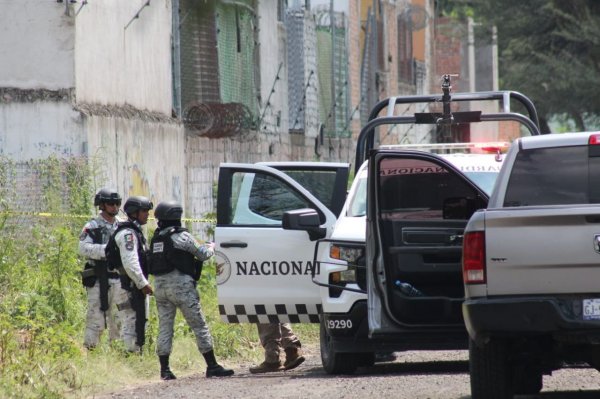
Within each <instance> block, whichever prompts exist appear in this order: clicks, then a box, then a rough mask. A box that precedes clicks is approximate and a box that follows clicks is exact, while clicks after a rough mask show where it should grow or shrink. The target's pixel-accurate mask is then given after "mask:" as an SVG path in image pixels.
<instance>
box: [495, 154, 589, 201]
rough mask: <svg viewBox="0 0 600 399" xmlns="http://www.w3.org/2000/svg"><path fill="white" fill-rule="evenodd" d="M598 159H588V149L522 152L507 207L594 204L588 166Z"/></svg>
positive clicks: (506, 197)
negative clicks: (591, 201)
mask: <svg viewBox="0 0 600 399" xmlns="http://www.w3.org/2000/svg"><path fill="white" fill-rule="evenodd" d="M596 159H598V158H588V148H587V146H574V147H557V148H538V149H531V150H524V151H521V152H519V153H518V154H517V157H516V159H515V163H514V165H513V169H512V172H511V175H510V178H509V181H508V186H507V188H506V195H505V197H504V206H528V205H558V204H564V205H568V204H587V203H590V198H589V183H588V181H589V171H588V162H590V164H592V163H593V161H594V160H596ZM596 162H597V161H596ZM598 183H600V182H596V183H594V184H596V185H597V184H598Z"/></svg>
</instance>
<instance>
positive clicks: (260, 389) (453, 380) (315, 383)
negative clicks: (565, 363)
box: [95, 347, 600, 399]
mask: <svg viewBox="0 0 600 399" xmlns="http://www.w3.org/2000/svg"><path fill="white" fill-rule="evenodd" d="M305 354H306V358H307V360H306V361H305V362H304V363H303V364H302V365H301V366H300V367H298V368H297V369H295V370H291V371H285V372H279V373H269V374H262V375H253V374H250V373H249V371H248V367H250V366H251V365H250V364H232V363H228V364H226V365H227V366H228V367H232V368H233V369H235V372H236V374H235V375H234V376H233V377H230V378H222V379H217V378H211V379H207V378H205V377H204V372H202V373H196V374H192V375H187V376H181V377H179V378H178V379H177V380H175V381H169V382H163V381H159V380H158V378H157V382H156V383H152V384H148V385H144V386H139V387H132V388H128V389H126V390H122V391H119V392H114V393H111V394H108V395H104V396H95V398H98V399H100V398H101V399H124V398H132V399H135V398H140V399H141V398H157V397H160V398H175V399H179V398H181V399H183V398H211V399H234V398H235V399H237V398H287V399H292V398H317V397H321V398H348V399H351V398H362V399H366V398H377V399H385V398H396V399H398V398H406V399H467V398H470V397H471V396H470V387H469V373H468V362H467V360H468V353H467V352H466V351H419V352H402V353H397V359H396V360H395V361H393V362H387V363H377V364H376V365H375V366H374V367H370V368H361V369H359V370H358V371H357V372H356V374H354V375H351V376H330V375H327V374H326V373H325V372H324V371H323V369H322V368H321V361H320V358H319V351H318V348H316V347H308V348H306V349H305ZM175 372H177V371H176V370H175ZM519 398H523V399H525V398H552V399H592V398H594V399H597V398H600V379H599V378H598V372H597V371H596V370H594V369H589V368H574V369H566V370H560V371H557V372H555V373H554V374H553V375H552V376H545V377H544V389H543V391H542V393H541V394H540V395H538V396H520V397H519Z"/></svg>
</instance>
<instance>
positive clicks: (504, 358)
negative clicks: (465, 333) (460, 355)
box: [469, 339, 514, 399]
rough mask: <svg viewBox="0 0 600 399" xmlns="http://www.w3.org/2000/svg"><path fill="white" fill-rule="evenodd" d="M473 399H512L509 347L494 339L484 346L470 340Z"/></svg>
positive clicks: (503, 342)
mask: <svg viewBox="0 0 600 399" xmlns="http://www.w3.org/2000/svg"><path fill="white" fill-rule="evenodd" d="M469 369H470V374H471V398H472V399H512V397H513V395H514V388H513V373H512V368H511V365H510V362H509V353H508V345H507V344H506V342H505V341H502V340H496V339H492V340H490V341H489V342H488V343H486V344H484V345H483V346H477V344H475V342H473V341H472V340H469Z"/></svg>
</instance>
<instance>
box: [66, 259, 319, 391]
mask: <svg viewBox="0 0 600 399" xmlns="http://www.w3.org/2000/svg"><path fill="white" fill-rule="evenodd" d="M199 286H200V288H199V289H200V293H201V302H202V308H203V311H204V314H205V316H206V319H207V321H208V323H209V328H210V331H211V334H212V335H213V339H214V345H215V353H216V356H217V360H218V361H219V362H221V363H223V364H224V365H227V366H229V367H233V368H234V369H235V367H236V366H239V364H240V363H247V364H250V363H254V364H258V363H260V362H261V361H262V360H263V355H264V352H263V349H262V347H261V345H260V342H259V339H258V334H257V330H256V326H255V325H253V324H229V323H224V322H222V321H220V318H219V315H218V306H217V292H216V282H215V279H214V265H212V264H211V263H210V262H209V263H208V265H205V268H204V270H203V276H202V278H201V280H200V284H199ZM149 320H150V321H149V325H148V334H147V338H146V339H147V342H148V345H147V347H146V348H145V349H144V353H143V354H142V355H135V356H132V355H127V354H126V353H125V352H124V350H123V348H122V345H121V344H120V343H118V342H117V343H115V344H112V345H110V344H108V343H107V342H106V338H105V337H103V339H104V340H103V342H102V343H101V345H99V346H98V348H97V349H96V350H95V351H94V352H90V353H87V352H85V351H83V353H82V354H81V359H80V360H79V361H77V362H75V363H73V365H72V371H73V373H74V377H73V378H74V379H75V380H76V381H77V384H75V385H76V386H75V388H74V389H72V390H71V391H69V392H65V396H66V397H69V398H85V397H91V396H93V395H98V394H102V393H107V392H114V391H118V390H119V389H121V388H125V387H128V386H132V385H140V384H143V383H146V382H149V381H158V374H159V364H158V358H157V356H156V355H155V353H154V344H155V342H156V334H157V325H158V323H157V316H156V305H155V303H154V300H153V299H151V303H150V315H149ZM292 327H293V329H294V332H295V333H296V334H297V335H298V337H299V338H300V339H301V341H302V342H303V343H307V344H308V343H311V344H313V343H316V342H318V339H319V329H318V325H316V324H294V325H293V326H292ZM170 363H171V368H172V370H173V372H174V373H175V374H176V375H177V376H185V375H189V374H198V373H201V374H203V373H204V371H205V369H206V364H205V362H204V359H203V358H202V356H201V355H200V353H199V352H198V349H197V347H196V341H195V338H194V335H193V333H192V332H191V330H190V329H189V327H187V324H186V323H185V320H184V319H183V317H182V316H181V314H180V313H178V314H177V318H176V321H175V339H174V342H173V352H172V354H171V358H170ZM106 376H110V378H107V377H106Z"/></svg>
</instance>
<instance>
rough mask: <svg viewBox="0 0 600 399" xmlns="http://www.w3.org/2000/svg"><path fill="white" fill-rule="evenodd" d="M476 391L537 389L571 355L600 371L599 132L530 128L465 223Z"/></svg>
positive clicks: (481, 394) (493, 395)
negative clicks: (483, 203) (533, 131)
mask: <svg viewBox="0 0 600 399" xmlns="http://www.w3.org/2000/svg"><path fill="white" fill-rule="evenodd" d="M463 278H464V283H465V287H466V300H465V302H464V304H463V313H464V319H465V323H466V327H467V330H468V332H469V335H470V349H469V352H470V353H469V357H470V366H471V367H470V370H471V390H472V398H473V399H506V398H512V397H513V395H515V394H537V393H538V392H539V391H540V390H541V389H542V386H543V375H544V374H550V373H552V371H553V370H556V369H559V368H561V367H564V366H566V365H569V364H573V363H576V364H579V365H580V364H582V363H587V364H588V365H589V366H591V367H593V368H596V369H599V370H600V133H598V132H596V133H565V134H553V135H543V136H537V137H524V138H520V139H517V140H515V141H514V142H513V144H512V146H511V148H510V150H509V152H508V153H507V155H506V159H505V161H504V165H503V168H502V169H501V171H500V174H499V176H498V179H497V181H496V186H495V188H494V191H493V193H492V196H491V198H490V200H489V203H488V208H487V209H485V210H480V211H477V212H475V214H474V215H473V216H472V218H471V219H470V221H469V223H468V224H467V227H466V229H465V237H464V249H463Z"/></svg>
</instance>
